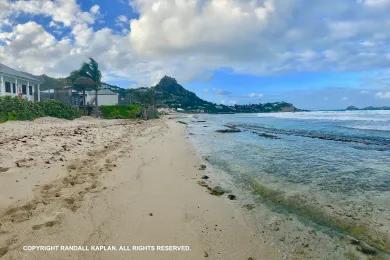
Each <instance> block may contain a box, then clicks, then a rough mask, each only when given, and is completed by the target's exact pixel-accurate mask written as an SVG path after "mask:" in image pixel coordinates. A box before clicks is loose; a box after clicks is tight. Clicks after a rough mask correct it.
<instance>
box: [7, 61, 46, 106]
mask: <svg viewBox="0 0 390 260" xmlns="http://www.w3.org/2000/svg"><path fill="white" fill-rule="evenodd" d="M40 82H41V80H40V79H39V78H38V77H36V76H34V75H31V74H29V73H26V72H22V71H18V70H14V69H12V68H10V67H8V66H6V65H4V64H1V63H0V96H19V97H22V98H25V99H28V100H31V101H40V89H39V87H40Z"/></svg>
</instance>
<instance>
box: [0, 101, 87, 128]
mask: <svg viewBox="0 0 390 260" xmlns="http://www.w3.org/2000/svg"><path fill="white" fill-rule="evenodd" d="M42 116H52V117H58V118H65V119H74V118H76V117H79V116H80V113H79V112H78V109H76V108H73V107H71V106H69V105H67V104H65V103H63V102H61V101H58V100H47V101H43V102H32V101H28V100H26V99H22V98H18V97H10V96H6V97H0V122H5V121H8V120H33V119H35V118H38V117H42Z"/></svg>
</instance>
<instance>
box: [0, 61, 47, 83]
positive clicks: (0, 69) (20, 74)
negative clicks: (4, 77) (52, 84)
mask: <svg viewBox="0 0 390 260" xmlns="http://www.w3.org/2000/svg"><path fill="white" fill-rule="evenodd" d="M0 73H4V74H8V75H11V76H16V77H19V78H24V79H27V80H33V81H39V82H40V81H41V79H40V78H39V77H37V76H34V75H32V74H30V73H27V72H23V71H19V70H15V69H12V68H10V67H8V66H6V65H4V64H2V63H0Z"/></svg>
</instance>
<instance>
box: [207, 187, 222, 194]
mask: <svg viewBox="0 0 390 260" xmlns="http://www.w3.org/2000/svg"><path fill="white" fill-rule="evenodd" d="M209 191H210V194H211V195H215V196H221V195H223V194H224V193H225V190H224V189H222V187H221V186H215V187H214V188H210V187H209Z"/></svg>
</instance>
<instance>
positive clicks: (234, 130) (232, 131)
mask: <svg viewBox="0 0 390 260" xmlns="http://www.w3.org/2000/svg"><path fill="white" fill-rule="evenodd" d="M215 132H217V133H223V134H224V133H239V132H241V130H240V129H238V128H229V129H219V130H216V131H215Z"/></svg>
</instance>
